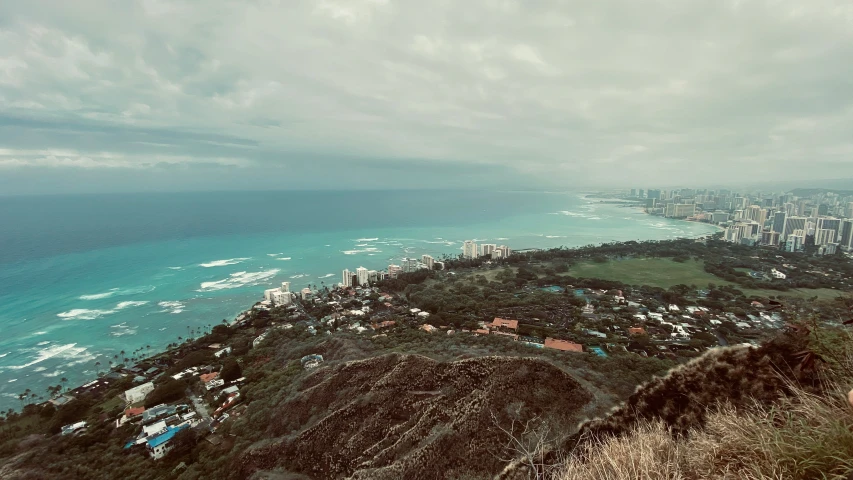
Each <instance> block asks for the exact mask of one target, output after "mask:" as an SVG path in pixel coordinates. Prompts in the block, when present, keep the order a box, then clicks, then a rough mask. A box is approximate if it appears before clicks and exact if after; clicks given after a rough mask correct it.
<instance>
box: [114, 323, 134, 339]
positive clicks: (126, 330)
mask: <svg viewBox="0 0 853 480" xmlns="http://www.w3.org/2000/svg"><path fill="white" fill-rule="evenodd" d="M127 335H136V329H135V328H133V327H127V326H124V327H122V328H119V329H116V330H113V331H111V332H110V336H111V337H124V336H127Z"/></svg>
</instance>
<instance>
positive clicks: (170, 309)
mask: <svg viewBox="0 0 853 480" xmlns="http://www.w3.org/2000/svg"><path fill="white" fill-rule="evenodd" d="M157 305H159V306H161V307H163V310H160V312H162V313H173V314H178V313H181V312H183V311H184V308H186V307H185V306H184V304H183V303H181V302H179V301H177V300H166V301H162V302H159V303H157Z"/></svg>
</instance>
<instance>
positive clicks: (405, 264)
mask: <svg viewBox="0 0 853 480" xmlns="http://www.w3.org/2000/svg"><path fill="white" fill-rule="evenodd" d="M400 264H401V266H402V268H403V272H405V273H411V272H417V271H418V261H417V259H414V258H404V259H403V261H402V262H400Z"/></svg>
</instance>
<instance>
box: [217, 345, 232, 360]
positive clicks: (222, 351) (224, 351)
mask: <svg viewBox="0 0 853 480" xmlns="http://www.w3.org/2000/svg"><path fill="white" fill-rule="evenodd" d="M229 353H231V347H225V348H223V349H222V350H220V351H218V352H216V353H214V354H213V355H214V356H216V358H219V357H221V356H223V355H228V354H229Z"/></svg>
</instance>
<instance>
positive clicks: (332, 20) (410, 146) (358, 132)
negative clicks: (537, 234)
mask: <svg viewBox="0 0 853 480" xmlns="http://www.w3.org/2000/svg"><path fill="white" fill-rule="evenodd" d="M833 177H836V178H837V177H853V3H851V2H850V1H849V0H844V1H842V0H839V1H831V0H809V1H803V0H776V1H749V0H742V1H736V0H735V1H726V0H696V1H684V0H672V1H662V0H661V1H641V0H596V1H587V0H584V1H557V0H543V1H537V0H519V1H512V0H464V1H459V0H457V1H439V0H430V1H423V0H413V1H409V0H406V1H397V0H304V1H301V0H290V1H287V0H282V1H272V0H269V1H239V2H216V1H212V0H204V1H198V2H184V1H177V0H176V1H159V0H157V1H139V2H131V1H103V2H92V1H84V0H74V1H67V0H62V1H56V2H48V1H38V0H33V1H5V2H0V194H3V193H6V194H8V193H42V192H66V191H75V192H76V191H82V192H85V191H93V192H94V191H117V190H118V191H121V190H183V189H186V190H200V189H202V190H204V189H223V188H241V189H242V188H298V189H306V188H417V187H440V186H451V187H453V186H474V187H506V186H511V185H518V186H524V187H533V188H536V187H542V188H554V187H560V186H565V187H578V186H581V187H587V186H637V187H639V188H642V187H646V188H648V187H649V186H655V185H662V186H669V185H673V184H684V185H688V186H702V185H704V184H708V183H726V182H743V181H759V180H765V179H766V180H786V181H787V180H799V179H803V180H807V179H817V178H833Z"/></svg>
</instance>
